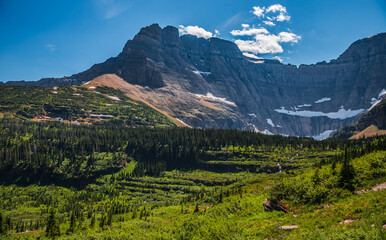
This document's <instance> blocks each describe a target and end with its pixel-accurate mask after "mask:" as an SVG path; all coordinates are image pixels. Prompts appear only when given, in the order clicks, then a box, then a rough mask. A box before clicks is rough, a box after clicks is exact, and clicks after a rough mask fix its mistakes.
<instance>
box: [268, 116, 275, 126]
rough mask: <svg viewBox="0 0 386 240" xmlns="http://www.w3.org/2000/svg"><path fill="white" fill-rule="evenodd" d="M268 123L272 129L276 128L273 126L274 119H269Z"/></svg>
mask: <svg viewBox="0 0 386 240" xmlns="http://www.w3.org/2000/svg"><path fill="white" fill-rule="evenodd" d="M267 123H268V124H269V125H271V127H275V124H273V122H272V119H270V118H268V119H267Z"/></svg>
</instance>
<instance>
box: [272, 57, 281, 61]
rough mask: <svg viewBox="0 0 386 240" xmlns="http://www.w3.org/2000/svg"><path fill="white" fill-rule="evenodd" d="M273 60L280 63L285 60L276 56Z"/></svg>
mask: <svg viewBox="0 0 386 240" xmlns="http://www.w3.org/2000/svg"><path fill="white" fill-rule="evenodd" d="M273 59H276V60H279V62H283V59H282V58H281V57H279V56H274V57H273Z"/></svg>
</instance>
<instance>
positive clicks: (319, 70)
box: [8, 24, 386, 136]
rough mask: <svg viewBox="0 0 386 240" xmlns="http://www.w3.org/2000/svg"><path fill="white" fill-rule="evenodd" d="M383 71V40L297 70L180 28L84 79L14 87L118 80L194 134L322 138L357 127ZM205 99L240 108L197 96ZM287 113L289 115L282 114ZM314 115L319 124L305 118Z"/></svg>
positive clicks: (149, 30)
mask: <svg viewBox="0 0 386 240" xmlns="http://www.w3.org/2000/svg"><path fill="white" fill-rule="evenodd" d="M384 69H386V34H385V33H382V34H378V35H376V36H373V37H371V38H366V39H362V40H359V41H356V42H355V43H353V44H352V45H351V46H350V47H349V48H348V49H347V50H346V51H345V52H344V53H343V54H342V55H341V56H340V57H339V58H338V59H336V60H332V61H331V62H329V63H327V62H321V63H318V64H313V65H301V66H299V67H297V66H293V65H283V64H281V63H280V62H278V61H276V60H264V59H263V60H259V61H256V59H255V60H252V59H250V58H248V57H245V56H244V55H243V54H242V53H241V52H240V50H239V49H238V47H237V46H236V45H235V44H234V43H232V42H230V41H226V40H222V39H218V38H210V39H204V38H197V37H195V36H190V35H184V36H181V37H180V36H179V35H178V29H177V28H175V27H172V26H167V27H165V28H161V27H160V26H159V25H158V24H153V25H151V26H148V27H145V28H142V29H141V30H140V32H139V33H138V34H137V35H136V36H135V37H134V38H133V40H129V41H128V42H127V43H126V45H125V46H124V48H123V51H122V52H121V53H120V54H119V55H118V56H116V57H113V58H110V59H108V60H106V61H105V62H103V63H100V64H95V65H94V66H92V67H91V68H90V69H88V70H86V71H84V72H81V73H78V74H74V75H72V76H70V77H63V78H57V79H54V78H49V79H48V78H46V79H42V80H40V81H38V82H9V83H8V84H23V85H24V84H27V85H36V86H58V85H73V84H81V83H83V82H87V81H90V80H92V79H94V78H96V77H98V76H101V75H104V74H116V75H117V76H119V77H120V78H122V79H124V80H125V81H126V82H128V83H130V84H133V85H138V86H140V89H141V92H142V95H143V98H144V100H145V101H147V102H150V103H151V104H152V105H154V106H155V107H157V108H158V109H161V110H162V111H165V112H167V113H168V114H169V115H171V116H173V117H174V118H178V119H181V120H182V121H183V122H184V123H186V124H188V125H190V126H194V127H216V128H239V129H250V130H260V131H264V130H266V131H265V132H270V133H274V134H286V135H298V136H316V135H319V134H321V133H324V132H326V131H332V130H337V129H341V128H343V127H344V126H347V125H351V124H353V123H355V122H356V121H357V119H358V118H359V117H360V116H359V115H356V113H357V112H360V111H362V110H364V109H368V108H369V107H370V106H371V104H370V102H371V99H372V98H374V97H376V96H378V93H379V92H380V91H381V90H382V89H384V88H386V71H384ZM207 93H211V94H212V95H213V96H215V97H216V99H226V100H227V101H229V102H233V103H234V104H235V105H234V106H230V105H227V104H225V103H224V102H221V101H207V100H205V99H197V97H195V95H194V94H201V95H206V94H207ZM321 99H329V100H328V101H318V100H321ZM316 102H318V103H316ZM341 106H343V108H341ZM283 108H284V109H285V110H288V111H284V110H283V111H278V110H280V109H283ZM353 110H355V111H354V114H352V111H353ZM350 111H351V112H350ZM310 113H311V114H315V113H318V114H319V116H314V117H306V116H305V115H307V114H308V115H309V114H310ZM327 113H330V115H327V116H326V114H327ZM331 114H333V116H334V117H332V118H331V117H328V116H331ZM349 114H352V115H349ZM323 115H324V116H323ZM337 116H338V117H337ZM267 119H271V121H269V122H267ZM380 120H382V119H380Z"/></svg>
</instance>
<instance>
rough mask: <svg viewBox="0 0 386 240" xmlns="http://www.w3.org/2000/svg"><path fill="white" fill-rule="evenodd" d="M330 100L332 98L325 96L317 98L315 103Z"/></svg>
mask: <svg viewBox="0 0 386 240" xmlns="http://www.w3.org/2000/svg"><path fill="white" fill-rule="evenodd" d="M328 101H331V98H328V97H324V98H321V99H319V100H317V101H316V102H315V103H322V102H328Z"/></svg>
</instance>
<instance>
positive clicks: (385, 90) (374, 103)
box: [367, 89, 386, 111]
mask: <svg viewBox="0 0 386 240" xmlns="http://www.w3.org/2000/svg"><path fill="white" fill-rule="evenodd" d="M383 95H386V89H383V90H382V91H381V92H380V93H379V94H378V99H376V98H372V99H371V102H370V104H371V107H370V108H369V109H367V111H370V110H371V109H373V108H374V107H375V106H376V105H378V103H380V102H381V101H382V99H383Z"/></svg>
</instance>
